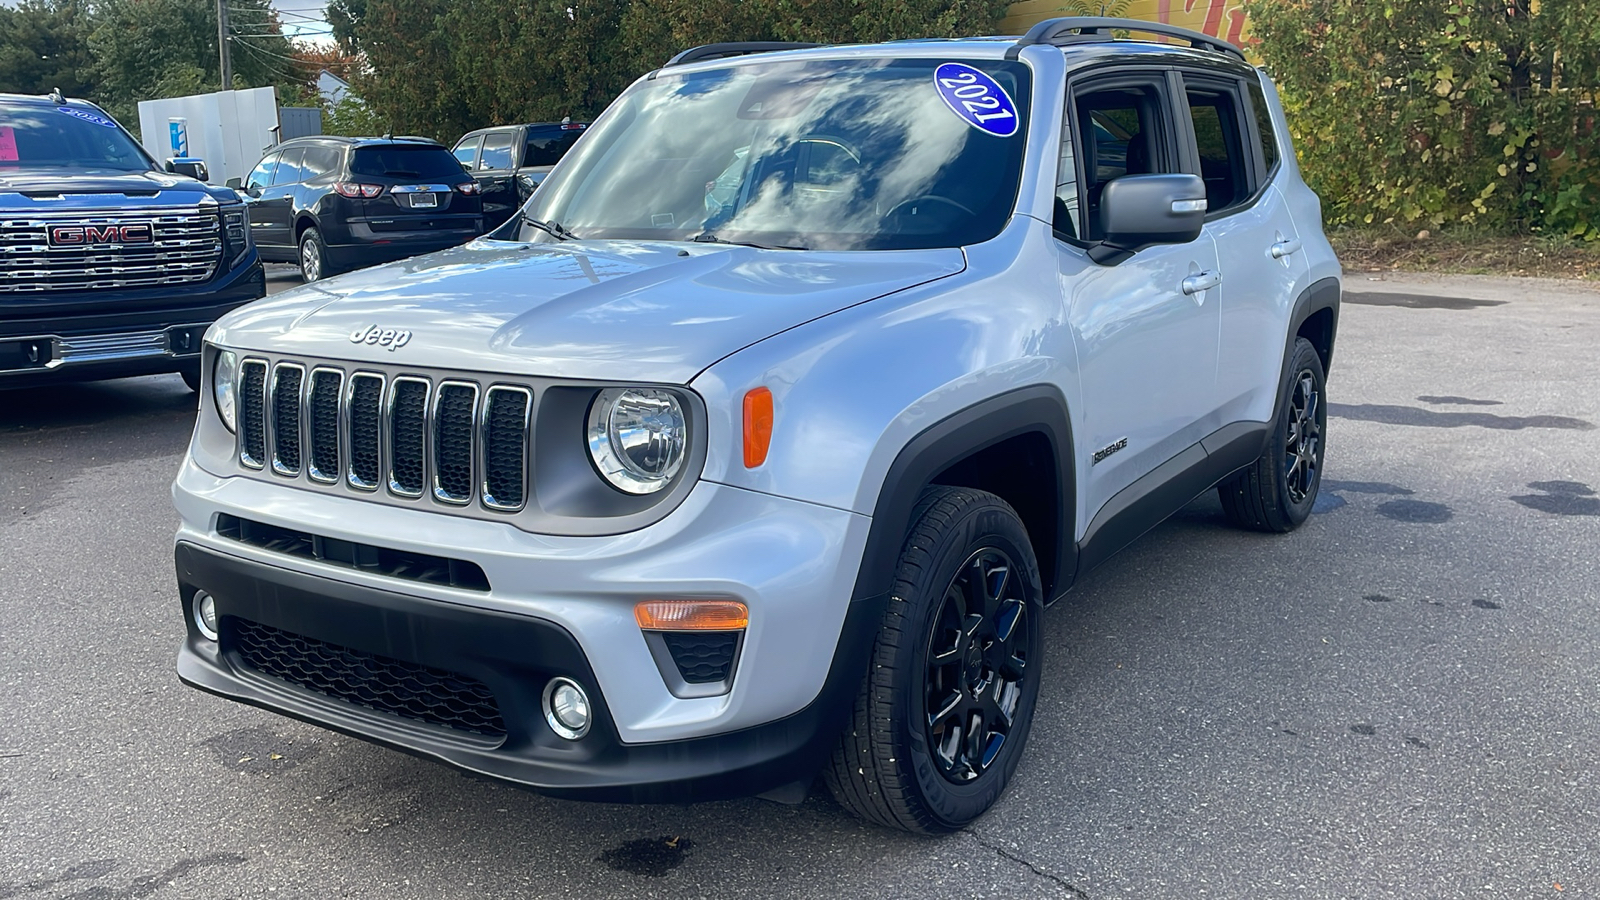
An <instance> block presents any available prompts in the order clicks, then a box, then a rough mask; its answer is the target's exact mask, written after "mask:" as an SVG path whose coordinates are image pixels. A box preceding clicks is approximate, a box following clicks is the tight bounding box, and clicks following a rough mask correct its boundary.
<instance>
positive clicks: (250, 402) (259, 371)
mask: <svg viewBox="0 0 1600 900" xmlns="http://www.w3.org/2000/svg"><path fill="white" fill-rule="evenodd" d="M266 391H267V366H266V364H265V363H259V362H247V363H245V364H244V366H243V369H242V372H241V374H240V377H239V447H240V449H241V450H242V451H243V453H244V456H245V458H246V460H248V461H249V462H250V464H251V465H255V466H259V465H261V464H262V461H263V460H265V459H266V458H267V427H266V406H267V400H266Z"/></svg>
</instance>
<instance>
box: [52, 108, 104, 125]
mask: <svg viewBox="0 0 1600 900" xmlns="http://www.w3.org/2000/svg"><path fill="white" fill-rule="evenodd" d="M56 112H63V113H66V114H67V115H69V116H72V117H73V118H75V119H82V120H84V121H85V122H93V123H94V124H96V125H104V126H105V127H107V128H115V127H117V123H115V122H113V121H111V120H110V119H108V118H106V117H105V116H97V115H95V114H94V113H92V112H89V111H88V110H84V109H73V108H72V107H70V106H58V107H56Z"/></svg>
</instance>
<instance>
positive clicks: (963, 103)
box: [933, 62, 1021, 137]
mask: <svg viewBox="0 0 1600 900" xmlns="http://www.w3.org/2000/svg"><path fill="white" fill-rule="evenodd" d="M933 86H934V87H935V88H936V89H937V90H938V91H939V96H940V97H943V98H944V102H945V104H946V105H948V106H949V107H950V110H951V111H952V112H954V113H955V114H956V115H958V116H960V117H961V118H962V120H963V121H965V122H966V123H967V124H968V125H971V126H972V127H973V128H976V129H978V130H979V131H982V132H983V133H985V134H992V135H994V136H995V137H1011V136H1012V135H1014V134H1016V133H1017V128H1018V126H1019V125H1020V123H1021V120H1020V119H1019V118H1018V117H1017V105H1016V104H1015V103H1013V102H1012V100H1011V95H1010V94H1007V93H1006V91H1005V88H1003V87H1001V86H1000V85H999V84H998V83H996V82H995V80H994V79H993V78H990V77H989V76H988V75H987V74H985V73H983V72H980V71H978V70H977V69H974V68H973V67H971V66H969V65H966V64H964V63H956V62H947V63H940V64H939V67H938V68H937V69H934V70H933Z"/></svg>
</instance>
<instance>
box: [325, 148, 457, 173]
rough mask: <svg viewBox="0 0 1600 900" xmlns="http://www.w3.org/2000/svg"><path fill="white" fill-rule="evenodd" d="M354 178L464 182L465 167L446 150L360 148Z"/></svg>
mask: <svg viewBox="0 0 1600 900" xmlns="http://www.w3.org/2000/svg"><path fill="white" fill-rule="evenodd" d="M350 174H351V175H352V176H354V175H366V176H368V177H371V178H450V179H454V180H460V178H461V175H462V171H461V163H459V162H457V161H456V158H455V156H454V155H452V154H451V153H450V151H449V150H446V149H445V148H443V147H438V146H431V145H426V144H423V145H406V144H391V145H389V146H386V147H360V148H358V149H357V150H356V152H355V153H354V154H352V155H351V157H350Z"/></svg>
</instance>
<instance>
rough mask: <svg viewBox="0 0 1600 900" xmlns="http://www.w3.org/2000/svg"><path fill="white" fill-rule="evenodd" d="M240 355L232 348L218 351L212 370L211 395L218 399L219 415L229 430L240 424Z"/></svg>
mask: <svg viewBox="0 0 1600 900" xmlns="http://www.w3.org/2000/svg"><path fill="white" fill-rule="evenodd" d="M238 377H239V357H238V356H237V355H236V354H235V353H234V352H233V351H232V350H220V351H218V352H217V361H216V364H215V367H214V368H213V369H212V370H211V397H212V399H214V400H216V401H217V415H219V416H221V417H222V424H223V425H226V426H227V427H228V430H229V431H232V430H234V428H235V427H236V425H237V424H238V404H237V402H236V401H237V398H238V396H239V389H238V383H237V382H238Z"/></svg>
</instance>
